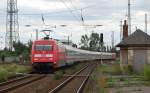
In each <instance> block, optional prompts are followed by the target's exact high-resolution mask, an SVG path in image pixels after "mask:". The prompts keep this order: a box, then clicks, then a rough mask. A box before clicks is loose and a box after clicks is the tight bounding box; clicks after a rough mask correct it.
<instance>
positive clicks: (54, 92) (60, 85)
mask: <svg viewBox="0 0 150 93" xmlns="http://www.w3.org/2000/svg"><path fill="white" fill-rule="evenodd" d="M88 66H89V65H87V66H85V67H84V68H82V69H81V70H80V71H78V72H76V73H75V74H73V75H72V76H71V77H69V78H68V79H66V80H65V81H64V82H62V83H61V84H59V85H58V86H57V87H55V88H54V89H52V90H51V91H50V92H49V93H56V92H58V91H59V90H60V89H61V88H63V87H64V86H65V85H66V84H67V83H69V82H70V81H71V80H72V79H73V78H74V77H75V76H76V75H77V74H79V73H80V72H81V71H83V70H84V69H86V68H87V67H88Z"/></svg>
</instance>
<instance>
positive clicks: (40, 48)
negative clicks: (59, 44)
mask: <svg viewBox="0 0 150 93" xmlns="http://www.w3.org/2000/svg"><path fill="white" fill-rule="evenodd" d="M35 50H36V51H43V50H45V51H52V50H53V47H52V45H35Z"/></svg>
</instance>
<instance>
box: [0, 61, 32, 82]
mask: <svg viewBox="0 0 150 93" xmlns="http://www.w3.org/2000/svg"><path fill="white" fill-rule="evenodd" d="M30 71H31V68H27V67H25V66H21V65H16V64H3V65H0V81H4V80H7V79H8V78H9V77H12V76H14V75H16V73H28V72H30Z"/></svg>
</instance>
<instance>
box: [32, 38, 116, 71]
mask: <svg viewBox="0 0 150 93" xmlns="http://www.w3.org/2000/svg"><path fill="white" fill-rule="evenodd" d="M97 59H115V54H114V53H104V52H91V51H86V50H81V49H77V48H73V47H72V46H68V45H64V44H62V43H60V42H58V41H56V40H53V39H42V40H37V41H34V42H33V45H32V56H31V60H32V65H33V68H34V69H35V70H40V71H43V70H45V71H48V70H50V68H51V69H54V68H58V67H61V66H65V65H69V64H73V63H75V62H79V61H80V62H81V61H85V60H97Z"/></svg>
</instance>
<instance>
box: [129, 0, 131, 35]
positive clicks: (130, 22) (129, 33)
mask: <svg viewBox="0 0 150 93" xmlns="http://www.w3.org/2000/svg"><path fill="white" fill-rule="evenodd" d="M128 31H129V35H130V34H131V3H130V0H128Z"/></svg>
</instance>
